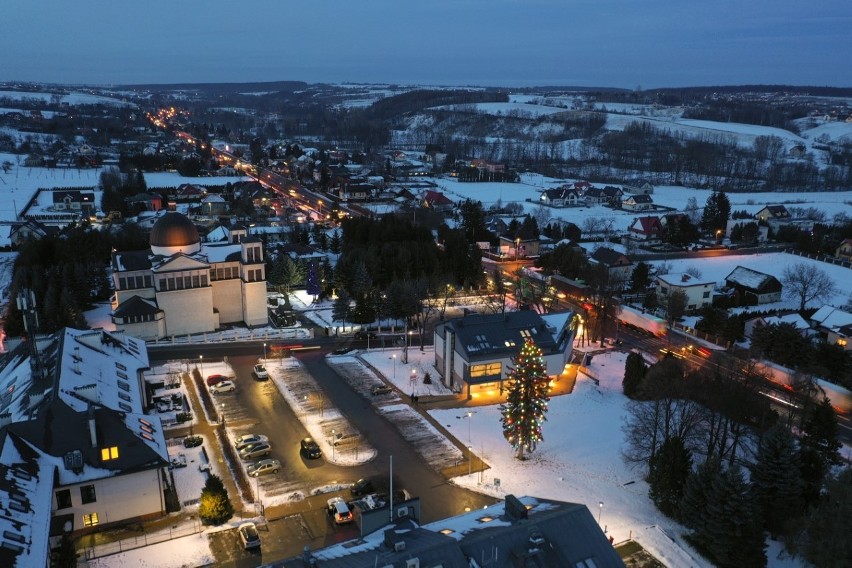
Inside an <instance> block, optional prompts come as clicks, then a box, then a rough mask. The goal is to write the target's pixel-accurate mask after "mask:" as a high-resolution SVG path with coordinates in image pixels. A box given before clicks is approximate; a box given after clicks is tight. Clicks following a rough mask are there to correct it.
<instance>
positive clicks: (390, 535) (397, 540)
mask: <svg viewBox="0 0 852 568" xmlns="http://www.w3.org/2000/svg"><path fill="white" fill-rule="evenodd" d="M400 514H401V515H402V516H401V517H396V518H394V519H393V520H391V521H388V520H387V519H388V512H385V513H384V518H385V522H384V523H383V524H382V526H381V528H380V529H378V530H375V531H373V533H371V534H367V535H364V536H361V537H360V538H358V540H357V541H349V542H341V543H337V544H333V545H331V546H329V547H327V548H323V549H320V550H315V551H311V550H308V549H306V550H305V551H304V552H303V553H302V554H300V555H299V556H297V557H294V558H290V559H287V560H285V561H284V562H283V564H282V567H283V568H306V567H309V566H312V567H315V568H375V567H376V566H379V567H381V568H388V567H395V568H437V567H442V568H472V567H474V566H477V567H482V568H485V567H488V566H493V567H495V568H496V567H501V568H502V567H506V568H508V567H510V566H529V567H535V566H540V567H549V566H559V567H563V566H572V567H573V566H577V567H582V568H588V567H593V566H594V567H597V568H615V567H623V566H624V562H623V561H622V560H621V558H620V557H619V556H618V553H617V552H616V551H615V548H613V546H612V544H611V543H610V542H609V540H607V537H606V534H605V533H604V531H603V530H602V529H601V527H600V524H599V523H598V522H597V521H596V520H595V517H594V516H593V515H592V513H591V511H589V509H588V507H586V506H585V505H581V504H578V503H570V502H566V501H556V500H553V499H538V498H535V497H515V496H514V495H511V494H509V495H506V497H505V499H504V500H503V502H502V503H496V504H494V505H491V506H489V507H487V508H485V509H478V510H473V511H468V512H465V513H462V514H460V515H457V516H455V517H450V518H448V519H441V520H439V521H434V522H432V523H428V524H424V525H419V524H417V522H416V519H409V517H408V515H406V514H405V512H404V510H403V511H402V512H400ZM391 517H393V515H391ZM356 542H357V545H356ZM498 559H499V560H498ZM480 562H481V563H480Z"/></svg>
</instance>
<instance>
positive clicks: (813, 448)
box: [800, 398, 840, 503]
mask: <svg viewBox="0 0 852 568" xmlns="http://www.w3.org/2000/svg"><path fill="white" fill-rule="evenodd" d="M802 430H803V434H802V439H801V442H800V449H801V455H800V461H801V467H802V478H803V479H804V483H805V488H804V495H805V500H806V502H807V503H813V502H814V501H816V499H817V498H818V497H819V492H820V488H821V487H822V483H823V480H824V479H825V476H826V474H827V473H828V471H829V468H830V467H831V466H833V465H837V464H839V463H840V453H839V450H840V442H839V441H838V440H837V415H836V414H835V413H834V408H832V406H831V402H830V401H829V400H828V399H827V398H825V399H823V401H822V402H821V403H820V404H818V405H815V406H813V407H812V408H811V409H810V411H809V412H808V415H807V417H806V418H805V422H804V424H803V425H802Z"/></svg>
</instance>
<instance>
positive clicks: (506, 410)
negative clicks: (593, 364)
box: [500, 339, 550, 460]
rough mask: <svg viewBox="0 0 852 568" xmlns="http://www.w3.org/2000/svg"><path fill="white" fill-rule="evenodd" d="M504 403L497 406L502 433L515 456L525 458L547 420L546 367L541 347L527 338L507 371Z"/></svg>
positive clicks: (540, 438)
mask: <svg viewBox="0 0 852 568" xmlns="http://www.w3.org/2000/svg"><path fill="white" fill-rule="evenodd" d="M508 381H509V384H508V386H507V395H506V403H505V404H502V405H500V411H501V413H502V415H503V416H502V418H501V420H500V421H501V422H502V424H503V436H504V437H505V438H506V440H507V441H508V442H509V443H510V444H511V445H512V447H513V448H515V450H516V451H517V454H516V457H517V458H518V459H520V460H522V459H525V457H524V454H525V452H532V451H534V450H535V448H536V446H537V444H538V443H539V442H541V441H542V440H544V437H543V436H542V433H541V427H542V425H543V424H544V421H545V420H547V418H546V414H547V403H548V401H549V400H550V397H549V396H548V394H547V391H548V377H547V367H546V366H545V364H544V358H543V357H542V353H541V349H540V348H539V347H538V346H537V345H536V344H535V342H533V341H532V340H531V339H527V340H526V342H525V343H524V346H523V347H522V348H521V351H520V353H519V354H518V357H517V358H516V360H515V367H514V368H513V369H511V371H510V372H509V378H508Z"/></svg>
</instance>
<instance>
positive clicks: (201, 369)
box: [198, 355, 204, 378]
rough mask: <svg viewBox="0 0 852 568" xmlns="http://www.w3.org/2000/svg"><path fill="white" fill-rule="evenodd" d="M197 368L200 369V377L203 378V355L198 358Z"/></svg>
mask: <svg viewBox="0 0 852 568" xmlns="http://www.w3.org/2000/svg"><path fill="white" fill-rule="evenodd" d="M198 366H199V367H200V372H201V377H202V378H204V355H199V356H198Z"/></svg>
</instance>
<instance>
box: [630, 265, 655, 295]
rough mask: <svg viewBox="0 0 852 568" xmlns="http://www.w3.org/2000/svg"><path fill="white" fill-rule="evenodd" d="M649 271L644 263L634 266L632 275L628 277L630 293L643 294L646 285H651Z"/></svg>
mask: <svg viewBox="0 0 852 568" xmlns="http://www.w3.org/2000/svg"><path fill="white" fill-rule="evenodd" d="M649 271H650V267H649V266H648V265H647V264H645V263H644V262H639V263H637V264H636V268H634V269H633V274H631V276H630V291H631V292H643V291H644V290H646V289H647V288H648V284H650V283H651V279H650V276H649Z"/></svg>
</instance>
